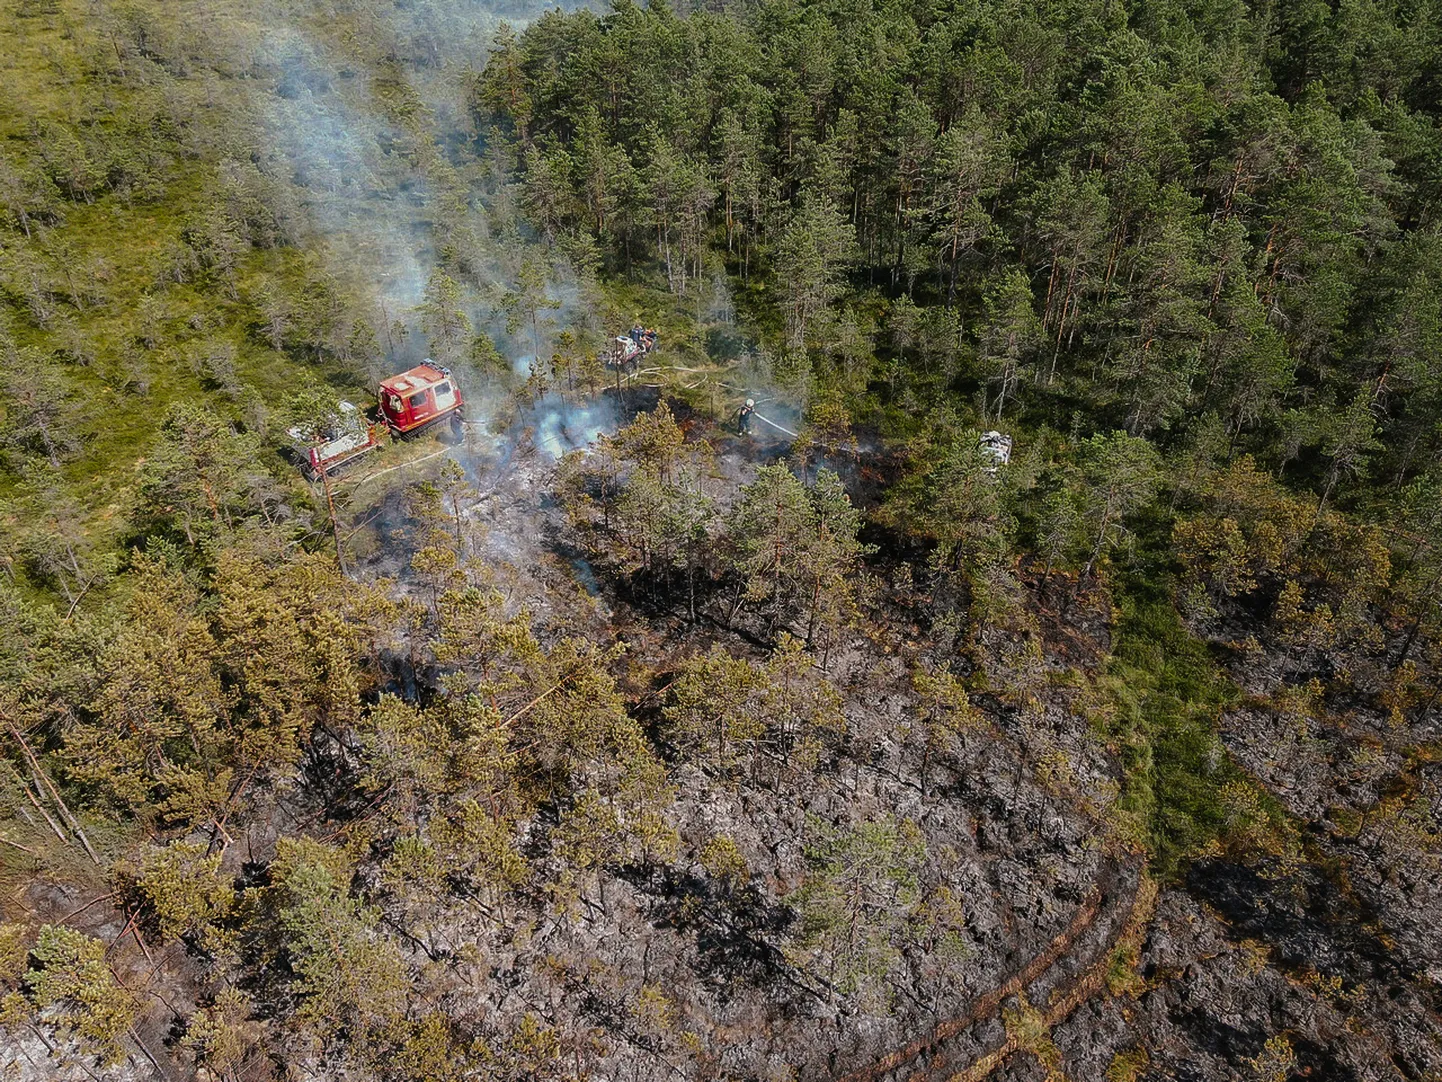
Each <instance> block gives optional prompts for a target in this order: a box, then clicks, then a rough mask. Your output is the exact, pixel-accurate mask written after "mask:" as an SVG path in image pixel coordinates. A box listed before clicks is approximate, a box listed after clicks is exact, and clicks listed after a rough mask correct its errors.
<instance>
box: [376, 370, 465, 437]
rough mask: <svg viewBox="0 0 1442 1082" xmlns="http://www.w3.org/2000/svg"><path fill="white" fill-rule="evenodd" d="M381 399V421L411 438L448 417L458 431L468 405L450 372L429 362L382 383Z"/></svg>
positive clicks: (400, 434) (398, 434) (398, 432)
mask: <svg viewBox="0 0 1442 1082" xmlns="http://www.w3.org/2000/svg"><path fill="white" fill-rule="evenodd" d="M378 398H379V400H380V412H381V419H382V420H384V421H385V423H386V424H387V425H389V426H390V430H391V431H392V432H394V433H395V434H396V435H397V436H409V435H412V434H413V433H416V432H420V431H421V430H422V429H426V428H430V427H431V426H432V425H434V424H437V423H439V422H441V421H444V420H446V419H447V418H450V422H451V425H452V427H454V428H459V427H460V424H461V411H462V409H463V407H464V405H465V402H464V400H463V399H462V397H461V389H460V388H459V387H457V386H456V381H455V380H454V379H452V378H451V370H450V369H449V368H446V367H445V366H444V365H439V364H436V362H435V361H430V360H428V361H425V362H423V363H421V364H419V365H417V366H416V367H415V368H412V369H410V370H409V371H407V372H402V373H401V374H400V375H398V376H391V377H390V378H389V379H385V380H382V381H381V385H380V391H379V394H378Z"/></svg>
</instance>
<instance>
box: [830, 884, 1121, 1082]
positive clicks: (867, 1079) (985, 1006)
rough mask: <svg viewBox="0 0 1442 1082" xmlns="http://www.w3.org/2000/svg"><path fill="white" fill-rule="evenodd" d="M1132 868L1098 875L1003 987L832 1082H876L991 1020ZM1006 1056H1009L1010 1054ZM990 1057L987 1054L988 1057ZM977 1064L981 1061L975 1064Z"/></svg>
mask: <svg viewBox="0 0 1442 1082" xmlns="http://www.w3.org/2000/svg"><path fill="white" fill-rule="evenodd" d="M1132 867H1133V866H1131V865H1120V866H1118V867H1115V868H1113V869H1111V874H1110V876H1109V875H1107V874H1106V873H1103V874H1101V875H1099V876H1098V877H1097V879H1096V881H1095V882H1093V883H1092V886H1091V889H1090V890H1089V891H1088V892H1087V896H1086V897H1085V898H1084V899H1083V900H1082V903H1081V905H1079V906H1078V907H1077V911H1076V913H1075V914H1074V915H1073V916H1072V919H1071V922H1070V923H1069V924H1068V925H1067V927H1066V929H1065V930H1064V931H1063V932H1062V933H1061V934H1060V935H1058V936H1057V937H1056V938H1055V939H1054V940H1052V942H1051V944H1050V946H1048V947H1047V949H1046V950H1044V951H1042V952H1041V953H1040V954H1038V955H1036V956H1035V957H1034V958H1032V959H1031V961H1029V962H1028V963H1027V964H1026V965H1025V966H1023V967H1022V968H1021V969H1020V970H1019V971H1018V972H1017V973H1016V974H1014V975H1013V976H1012V977H1011V978H1010V979H1009V980H1007V981H1006V983H1005V984H1002V985H1001V986H1000V987H998V988H995V989H993V990H992V991H990V992H987V993H986V994H985V995H983V996H981V997H979V998H978V999H977V1000H976V1001H975V1002H974V1003H973V1004H972V1005H971V1008H970V1009H969V1010H968V1011H967V1012H966V1013H965V1014H963V1015H960V1016H958V1017H956V1018H949V1019H947V1020H946V1021H944V1022H940V1023H938V1024H937V1025H936V1026H935V1027H934V1028H933V1029H932V1031H931V1033H929V1034H928V1035H927V1036H925V1037H921V1038H918V1039H917V1040H915V1041H912V1042H911V1043H909V1044H906V1045H903V1046H902V1047H901V1048H898V1049H896V1050H895V1051H894V1052H890V1053H888V1054H887V1055H885V1056H883V1057H882V1058H881V1059H879V1060H876V1061H875V1062H874V1063H872V1064H870V1065H869V1066H867V1067H865V1068H863V1069H861V1070H859V1071H853V1072H851V1073H850V1074H845V1075H840V1076H836V1078H835V1082H877V1080H878V1079H880V1078H881V1077H882V1076H884V1075H886V1074H888V1073H890V1072H892V1071H895V1070H898V1069H899V1068H901V1067H904V1066H905V1065H906V1064H908V1063H910V1062H912V1061H913V1060H915V1059H917V1058H918V1057H920V1056H923V1055H926V1054H928V1053H933V1052H937V1051H939V1050H940V1049H941V1046H942V1045H944V1044H945V1043H946V1042H947V1041H949V1040H951V1039H952V1038H954V1037H956V1036H958V1035H960V1034H962V1033H964V1032H965V1031H967V1030H968V1029H971V1028H972V1027H973V1026H975V1025H977V1024H978V1023H980V1022H984V1021H987V1020H989V1019H991V1018H992V1017H994V1016H995V1015H996V1013H997V1011H998V1010H1000V1008H1001V1005H1002V1003H1004V1002H1005V1001H1006V1000H1007V999H1008V998H1010V997H1011V996H1014V995H1017V994H1018V993H1020V992H1022V991H1024V990H1025V989H1027V988H1028V987H1030V986H1031V985H1033V984H1035V983H1036V982H1037V981H1038V980H1040V979H1041V978H1042V977H1043V976H1045V975H1046V974H1047V972H1048V971H1049V970H1050V969H1051V968H1052V967H1053V966H1055V965H1056V964H1057V963H1058V962H1060V961H1062V960H1063V959H1064V958H1065V957H1066V956H1067V955H1068V954H1069V953H1070V951H1071V950H1072V948H1073V947H1074V946H1075V945H1076V942H1077V940H1078V939H1080V938H1081V937H1082V936H1084V935H1085V934H1086V933H1087V931H1089V930H1090V929H1091V928H1092V927H1093V926H1094V925H1095V923H1096V921H1097V919H1098V918H1099V917H1100V916H1101V915H1102V912H1103V905H1104V902H1105V900H1106V891H1105V890H1104V889H1103V886H1102V884H1103V882H1104V881H1105V880H1106V879H1108V878H1115V879H1121V878H1123V876H1122V875H1120V874H1119V873H1124V872H1126V871H1127V870H1128V869H1129V868H1132ZM1135 871H1136V873H1137V876H1138V882H1140V881H1141V879H1140V875H1141V868H1140V866H1136V867H1135ZM1135 898H1136V895H1135V892H1133V893H1132V895H1131V896H1130V897H1129V898H1128V899H1127V901H1126V904H1127V905H1129V906H1132V907H1133V908H1134V902H1135ZM1129 912H1130V910H1129ZM1113 945H1114V944H1113V942H1112V937H1110V936H1108V937H1107V939H1106V941H1105V942H1104V945H1103V948H1102V960H1103V961H1105V960H1106V958H1107V957H1108V956H1109V955H1110V953H1111V950H1112V948H1113ZM1104 975H1105V970H1104V969H1103V976H1104ZM1072 1009H1075V1008H1072ZM1068 1013H1070V1011H1068ZM998 1051H1000V1050H998ZM1011 1051H1015V1049H1014V1048H1013V1049H1011ZM1006 1054H1007V1055H1010V1052H1007V1053H1006ZM989 1055H990V1054H988V1057H989ZM988 1057H983V1058H984V1059H985V1058H988ZM998 1062H999V1061H998ZM979 1063H980V1061H978V1064H979ZM988 1070H989V1069H988ZM930 1073H931V1072H929V1071H925V1070H923V1071H922V1072H920V1074H919V1075H918V1076H914V1077H919V1078H926V1077H927V1075H928V1074H930ZM954 1077H955V1078H958V1079H959V1078H961V1077H962V1076H960V1075H958V1076H954ZM982 1077H984V1076H982Z"/></svg>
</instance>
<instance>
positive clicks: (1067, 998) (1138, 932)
mask: <svg viewBox="0 0 1442 1082" xmlns="http://www.w3.org/2000/svg"><path fill="white" fill-rule="evenodd" d="M1157 893H1158V890H1157V886H1156V884H1155V883H1153V882H1151V881H1150V880H1148V879H1145V878H1143V877H1142V876H1141V875H1139V876H1138V879H1137V890H1136V891H1134V892H1133V894H1132V896H1131V898H1130V899H1129V901H1128V903H1127V915H1126V919H1125V920H1123V921H1122V923H1121V925H1120V926H1119V927H1118V929H1117V932H1116V934H1115V935H1108V936H1107V937H1106V938H1105V939H1104V940H1103V941H1102V945H1101V947H1100V949H1099V951H1098V953H1097V955H1096V957H1094V958H1093V959H1092V961H1091V964H1090V965H1089V966H1088V967H1087V968H1086V969H1085V970H1084V971H1083V972H1082V973H1081V975H1080V976H1078V977H1077V978H1076V979H1075V980H1074V981H1072V982H1071V984H1070V985H1069V986H1068V987H1067V988H1066V991H1064V992H1062V993H1061V995H1060V996H1059V997H1058V996H1057V995H1055V994H1053V997H1052V1002H1051V1004H1050V1005H1049V1006H1048V1007H1047V1009H1046V1010H1045V1011H1044V1012H1042V1022H1043V1024H1044V1025H1045V1027H1046V1029H1047V1031H1048V1032H1050V1031H1051V1029H1052V1028H1053V1027H1054V1026H1057V1025H1059V1024H1060V1023H1062V1022H1064V1021H1065V1020H1066V1019H1067V1018H1068V1017H1070V1016H1071V1014H1072V1013H1073V1012H1074V1011H1075V1010H1076V1009H1077V1008H1078V1007H1080V1006H1081V1005H1082V1004H1083V1003H1085V1002H1087V1000H1089V999H1091V998H1092V997H1093V996H1095V995H1096V994H1098V993H1099V992H1101V991H1102V989H1103V987H1104V986H1105V984H1106V978H1107V971H1108V970H1109V969H1110V968H1111V958H1112V954H1113V952H1114V951H1115V950H1116V949H1117V948H1118V947H1126V946H1130V947H1134V948H1135V947H1139V946H1140V945H1141V940H1142V935H1143V933H1144V932H1145V931H1146V928H1147V925H1148V923H1149V922H1150V921H1151V917H1152V913H1153V911H1154V910H1155V908H1156V900H1157ZM1007 1030H1008V1032H1007V1037H1006V1040H1005V1041H1004V1042H1003V1043H1002V1044H1001V1046H1000V1047H998V1048H995V1049H993V1050H992V1051H990V1052H987V1053H985V1054H984V1055H982V1056H981V1057H980V1058H978V1059H976V1060H974V1061H973V1062H972V1063H971V1064H969V1065H968V1066H967V1067H965V1068H963V1069H962V1070H960V1071H957V1072H955V1073H953V1074H951V1075H950V1076H948V1078H947V1082H983V1080H984V1079H986V1078H987V1077H988V1076H989V1075H990V1074H991V1073H992V1071H995V1070H996V1069H997V1068H998V1067H1000V1066H1001V1065H1002V1064H1004V1063H1005V1062H1006V1061H1007V1060H1008V1059H1010V1058H1011V1056H1012V1055H1013V1054H1014V1053H1016V1052H1017V1051H1019V1050H1020V1049H1021V1048H1022V1047H1023V1046H1022V1044H1021V1041H1020V1035H1019V1034H1018V1033H1017V1032H1016V1031H1015V1030H1014V1029H1013V1028H1012V1027H1010V1026H1008V1027H1007Z"/></svg>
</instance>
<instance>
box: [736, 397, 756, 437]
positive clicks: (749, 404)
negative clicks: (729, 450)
mask: <svg viewBox="0 0 1442 1082" xmlns="http://www.w3.org/2000/svg"><path fill="white" fill-rule="evenodd" d="M755 412H756V399H754V398H748V399H747V400H746V405H744V406H742V407H741V410H740V412H739V413H738V414H737V415H736V429H737V431H739V432H740V433H741V435H743V436H749V435H751V415H752V414H753V413H755Z"/></svg>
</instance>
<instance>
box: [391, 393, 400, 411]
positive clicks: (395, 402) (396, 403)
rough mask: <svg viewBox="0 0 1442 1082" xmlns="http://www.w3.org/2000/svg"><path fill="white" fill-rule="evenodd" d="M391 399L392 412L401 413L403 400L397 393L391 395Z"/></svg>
mask: <svg viewBox="0 0 1442 1082" xmlns="http://www.w3.org/2000/svg"><path fill="white" fill-rule="evenodd" d="M390 400H391V412H392V413H400V412H401V400H400V399H399V398H398V397H396V396H395V395H391V396H390Z"/></svg>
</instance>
